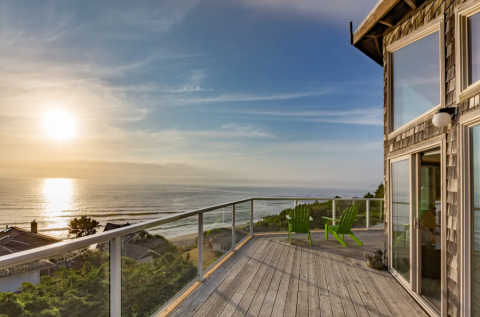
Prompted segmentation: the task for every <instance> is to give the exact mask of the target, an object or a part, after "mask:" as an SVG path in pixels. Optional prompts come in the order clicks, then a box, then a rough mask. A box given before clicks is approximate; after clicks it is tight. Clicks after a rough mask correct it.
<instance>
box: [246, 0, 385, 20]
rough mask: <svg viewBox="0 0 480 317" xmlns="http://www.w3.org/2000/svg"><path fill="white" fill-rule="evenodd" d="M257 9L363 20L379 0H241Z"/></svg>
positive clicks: (326, 18)
mask: <svg viewBox="0 0 480 317" xmlns="http://www.w3.org/2000/svg"><path fill="white" fill-rule="evenodd" d="M239 2H240V3H242V4H244V5H246V6H249V7H252V8H254V9H257V10H264V11H268V12H273V13H281V14H287V15H292V14H296V15H303V16H307V17H312V18H318V19H322V20H323V21H326V20H327V21H330V22H335V23H338V22H339V21H342V23H344V22H343V21H345V20H346V19H347V21H349V20H348V19H350V20H352V19H354V20H357V23H359V21H362V19H363V18H364V17H365V16H366V15H367V14H368V12H369V11H370V9H371V8H372V7H373V6H374V5H375V3H376V2H377V0H364V1H357V0H354V1H352V0H336V1H330V0H295V1H293V0H240V1H239Z"/></svg>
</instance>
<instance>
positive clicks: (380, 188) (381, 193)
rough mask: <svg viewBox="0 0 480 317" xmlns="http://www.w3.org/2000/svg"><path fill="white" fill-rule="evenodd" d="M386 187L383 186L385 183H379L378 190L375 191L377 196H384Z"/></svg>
mask: <svg viewBox="0 0 480 317" xmlns="http://www.w3.org/2000/svg"><path fill="white" fill-rule="evenodd" d="M383 190H384V188H383V183H380V185H378V188H377V190H376V191H375V198H383V193H384V191H383Z"/></svg>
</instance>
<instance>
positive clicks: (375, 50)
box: [351, 0, 427, 66]
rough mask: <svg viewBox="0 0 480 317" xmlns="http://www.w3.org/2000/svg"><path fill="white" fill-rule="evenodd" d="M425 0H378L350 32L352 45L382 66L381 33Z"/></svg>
mask: <svg viewBox="0 0 480 317" xmlns="http://www.w3.org/2000/svg"><path fill="white" fill-rule="evenodd" d="M426 1H427V0H380V1H379V2H378V3H377V4H376V5H375V7H374V8H373V10H372V11H370V13H369V14H368V16H367V17H366V18H365V20H364V21H363V22H362V23H361V24H360V26H359V27H358V28H357V30H356V31H355V33H353V34H352V38H351V41H352V45H353V46H355V47H356V48H358V49H359V50H360V51H362V52H363V53H364V54H365V55H367V56H368V57H370V58H371V59H373V60H374V61H375V62H377V63H378V64H380V65H381V66H383V53H382V51H383V49H382V47H383V36H382V35H383V33H384V32H385V30H386V29H388V28H389V27H391V26H393V25H396V24H397V23H398V22H400V20H402V19H403V17H405V15H407V14H408V13H409V12H411V11H413V10H416V9H417V8H418V7H420V6H421V5H422V4H423V3H425V2H426Z"/></svg>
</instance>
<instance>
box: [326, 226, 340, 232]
mask: <svg viewBox="0 0 480 317" xmlns="http://www.w3.org/2000/svg"><path fill="white" fill-rule="evenodd" d="M328 228H331V229H332V230H333V231H335V232H337V231H338V226H328Z"/></svg>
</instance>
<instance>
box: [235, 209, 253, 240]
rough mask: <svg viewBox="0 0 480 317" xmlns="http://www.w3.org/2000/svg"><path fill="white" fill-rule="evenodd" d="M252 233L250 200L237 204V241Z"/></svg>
mask: <svg viewBox="0 0 480 317" xmlns="http://www.w3.org/2000/svg"><path fill="white" fill-rule="evenodd" d="M249 234H250V201H246V202H243V203H240V204H236V205H235V242H236V245H237V244H239V243H240V242H241V241H242V240H243V239H244V238H246V237H247V236H248V235H249Z"/></svg>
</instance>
